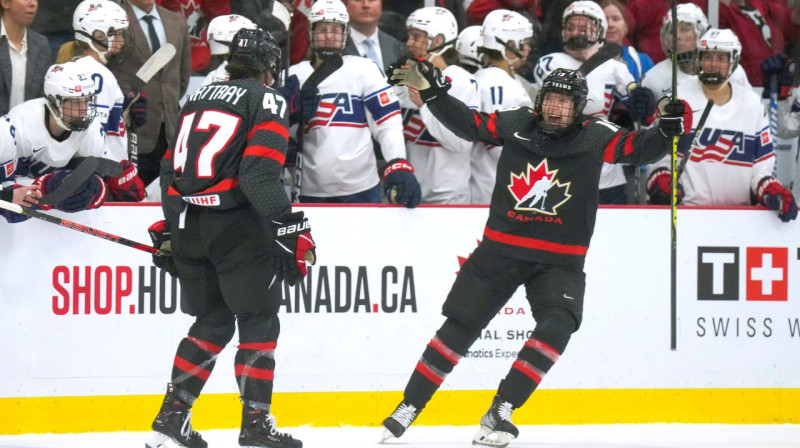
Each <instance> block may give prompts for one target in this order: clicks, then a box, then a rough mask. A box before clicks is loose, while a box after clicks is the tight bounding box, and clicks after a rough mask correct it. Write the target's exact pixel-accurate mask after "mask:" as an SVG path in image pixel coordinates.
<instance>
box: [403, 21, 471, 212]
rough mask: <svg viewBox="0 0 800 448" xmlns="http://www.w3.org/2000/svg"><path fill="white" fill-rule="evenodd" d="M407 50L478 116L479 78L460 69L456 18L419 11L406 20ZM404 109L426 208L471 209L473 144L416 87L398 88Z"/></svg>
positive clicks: (410, 149)
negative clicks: (435, 72)
mask: <svg viewBox="0 0 800 448" xmlns="http://www.w3.org/2000/svg"><path fill="white" fill-rule="evenodd" d="M407 24H408V40H407V41H406V48H408V53H409V56H410V57H414V58H421V59H425V60H427V61H430V62H431V64H433V65H434V66H436V67H437V68H439V69H440V70H442V73H443V74H444V76H446V77H447V78H448V79H449V80H450V83H451V85H452V86H451V88H450V90H449V94H450V95H452V96H453V97H455V98H459V99H460V100H461V101H462V102H463V103H464V104H466V105H467V106H468V107H470V108H472V109H474V110H478V106H479V105H480V98H479V96H478V84H477V83H476V81H475V78H474V77H473V76H472V75H470V74H469V73H468V72H467V71H466V70H464V69H463V68H461V67H459V66H458V65H456V63H457V62H458V52H457V51H456V49H455V46H454V43H455V41H456V38H457V37H458V25H457V23H456V18H455V17H454V16H453V14H452V13H451V12H450V11H448V10H446V9H444V8H440V7H438V6H429V7H426V8H420V9H418V10H416V11H414V12H412V13H411V15H410V16H408V21H407ZM395 89H396V90H397V91H398V92H400V94H399V95H398V96H399V97H400V105H401V107H402V108H403V123H404V124H405V125H404V127H403V134H404V136H405V139H406V151H408V161H409V162H411V164H412V165H414V168H415V170H416V173H417V178H418V179H419V183H420V186H421V187H422V202H423V203H428V204H469V203H470V194H469V178H470V157H471V155H472V149H473V147H474V144H473V143H472V142H469V141H466V140H464V139H462V138H461V137H459V136H457V135H455V134H454V133H453V132H452V131H450V130H449V129H447V128H446V127H445V126H444V125H443V124H442V122H441V121H439V120H438V119H437V118H435V117H434V116H433V115H432V114H431V112H430V110H428V107H427V106H425V105H424V103H423V102H422V99H421V98H420V97H419V91H417V90H416V89H414V88H413V87H405V86H397V87H395Z"/></svg>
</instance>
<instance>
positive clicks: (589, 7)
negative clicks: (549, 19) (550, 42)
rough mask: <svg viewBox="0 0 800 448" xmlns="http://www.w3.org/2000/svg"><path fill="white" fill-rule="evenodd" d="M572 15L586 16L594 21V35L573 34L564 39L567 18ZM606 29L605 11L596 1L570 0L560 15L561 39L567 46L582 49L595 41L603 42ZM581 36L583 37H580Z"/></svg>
mask: <svg viewBox="0 0 800 448" xmlns="http://www.w3.org/2000/svg"><path fill="white" fill-rule="evenodd" d="M572 16H586V17H588V18H589V19H591V20H593V21H594V24H595V27H596V29H597V32H596V35H595V36H573V37H570V38H569V40H566V39H565V37H566V34H565V31H566V28H567V20H569V18H570V17H572ZM607 29H608V21H607V20H606V13H605V12H603V8H601V7H600V5H598V4H597V3H595V2H593V1H589V0H578V1H576V2H572V3H570V4H569V6H567V8H566V9H564V14H562V15H561V39H562V41H564V44H565V45H566V46H567V47H568V48H570V47H571V48H575V49H583V48H588V47H590V46H592V45H594V44H596V43H599V42H603V40H604V39H605V38H606V30H607ZM581 37H583V39H581Z"/></svg>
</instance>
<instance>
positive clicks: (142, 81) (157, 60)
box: [122, 42, 175, 165]
mask: <svg viewBox="0 0 800 448" xmlns="http://www.w3.org/2000/svg"><path fill="white" fill-rule="evenodd" d="M174 56H175V46H174V45H172V44H171V43H169V42H167V43H165V44H164V45H162V46H161V48H159V49H158V50H157V51H156V52H155V53H153V55H152V56H150V58H148V59H147V60H146V61H145V62H144V64H142V66H141V67H140V68H139V70H137V71H136V75H135V76H134V78H133V82H132V83H131V88H132V89H136V90H137V93H136V96H135V97H133V99H132V100H131V102H130V103H128V107H127V108H126V109H125V110H124V111H123V112H122V116H123V117H125V119H127V118H128V113H129V112H130V108H131V106H132V105H133V103H135V102H136V101H137V100H138V99H139V97H140V96H141V90H142V88H143V87H144V86H145V85H146V84H147V83H148V82H150V80H151V79H153V76H155V74H156V73H158V72H159V71H160V70H161V69H163V68H164V67H165V66H166V65H167V64H168V63H169V61H171V60H172V58H173V57H174ZM136 128H137V126H136V123H131V129H129V130H128V142H129V145H128V146H129V148H128V158H129V159H130V161H131V163H133V164H134V165H136V164H137V161H138V155H139V134H138V130H137V129H136Z"/></svg>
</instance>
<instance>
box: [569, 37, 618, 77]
mask: <svg viewBox="0 0 800 448" xmlns="http://www.w3.org/2000/svg"><path fill="white" fill-rule="evenodd" d="M621 54H622V47H621V46H620V44H618V43H614V42H606V43H604V44H603V46H601V47H600V48H599V49H598V50H597V53H595V54H593V55H592V56H591V57H590V58H589V59H587V60H585V61H583V64H581V66H580V67H578V71H579V72H580V73H581V75H583V76H584V77H586V76H587V75H588V74H589V73H591V72H592V71H593V70H594V69H596V68H597V67H600V66H601V65H603V63H605V62H606V61H608V60H611V59H614V58H616V57H617V56H619V55H621Z"/></svg>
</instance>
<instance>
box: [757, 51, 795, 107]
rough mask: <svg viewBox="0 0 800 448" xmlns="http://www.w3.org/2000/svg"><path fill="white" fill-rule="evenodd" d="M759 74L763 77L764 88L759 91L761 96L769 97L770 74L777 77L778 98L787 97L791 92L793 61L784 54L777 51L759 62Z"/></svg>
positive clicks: (783, 98)
mask: <svg viewBox="0 0 800 448" xmlns="http://www.w3.org/2000/svg"><path fill="white" fill-rule="evenodd" d="M761 76H762V77H763V79H764V90H762V91H761V97H762V98H766V99H769V95H770V93H772V92H770V88H771V86H770V84H769V82H770V79H771V78H772V76H776V77H777V78H778V85H777V86H776V87H777V88H778V91H777V92H776V93H777V94H778V99H779V100H785V99H786V98H789V94H790V93H791V92H792V86H793V82H794V62H792V60H791V59H789V58H787V57H786V55H785V54H783V53H779V54H775V55H772V56H770V57H768V58H766V59H764V60H763V61H762V62H761Z"/></svg>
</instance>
